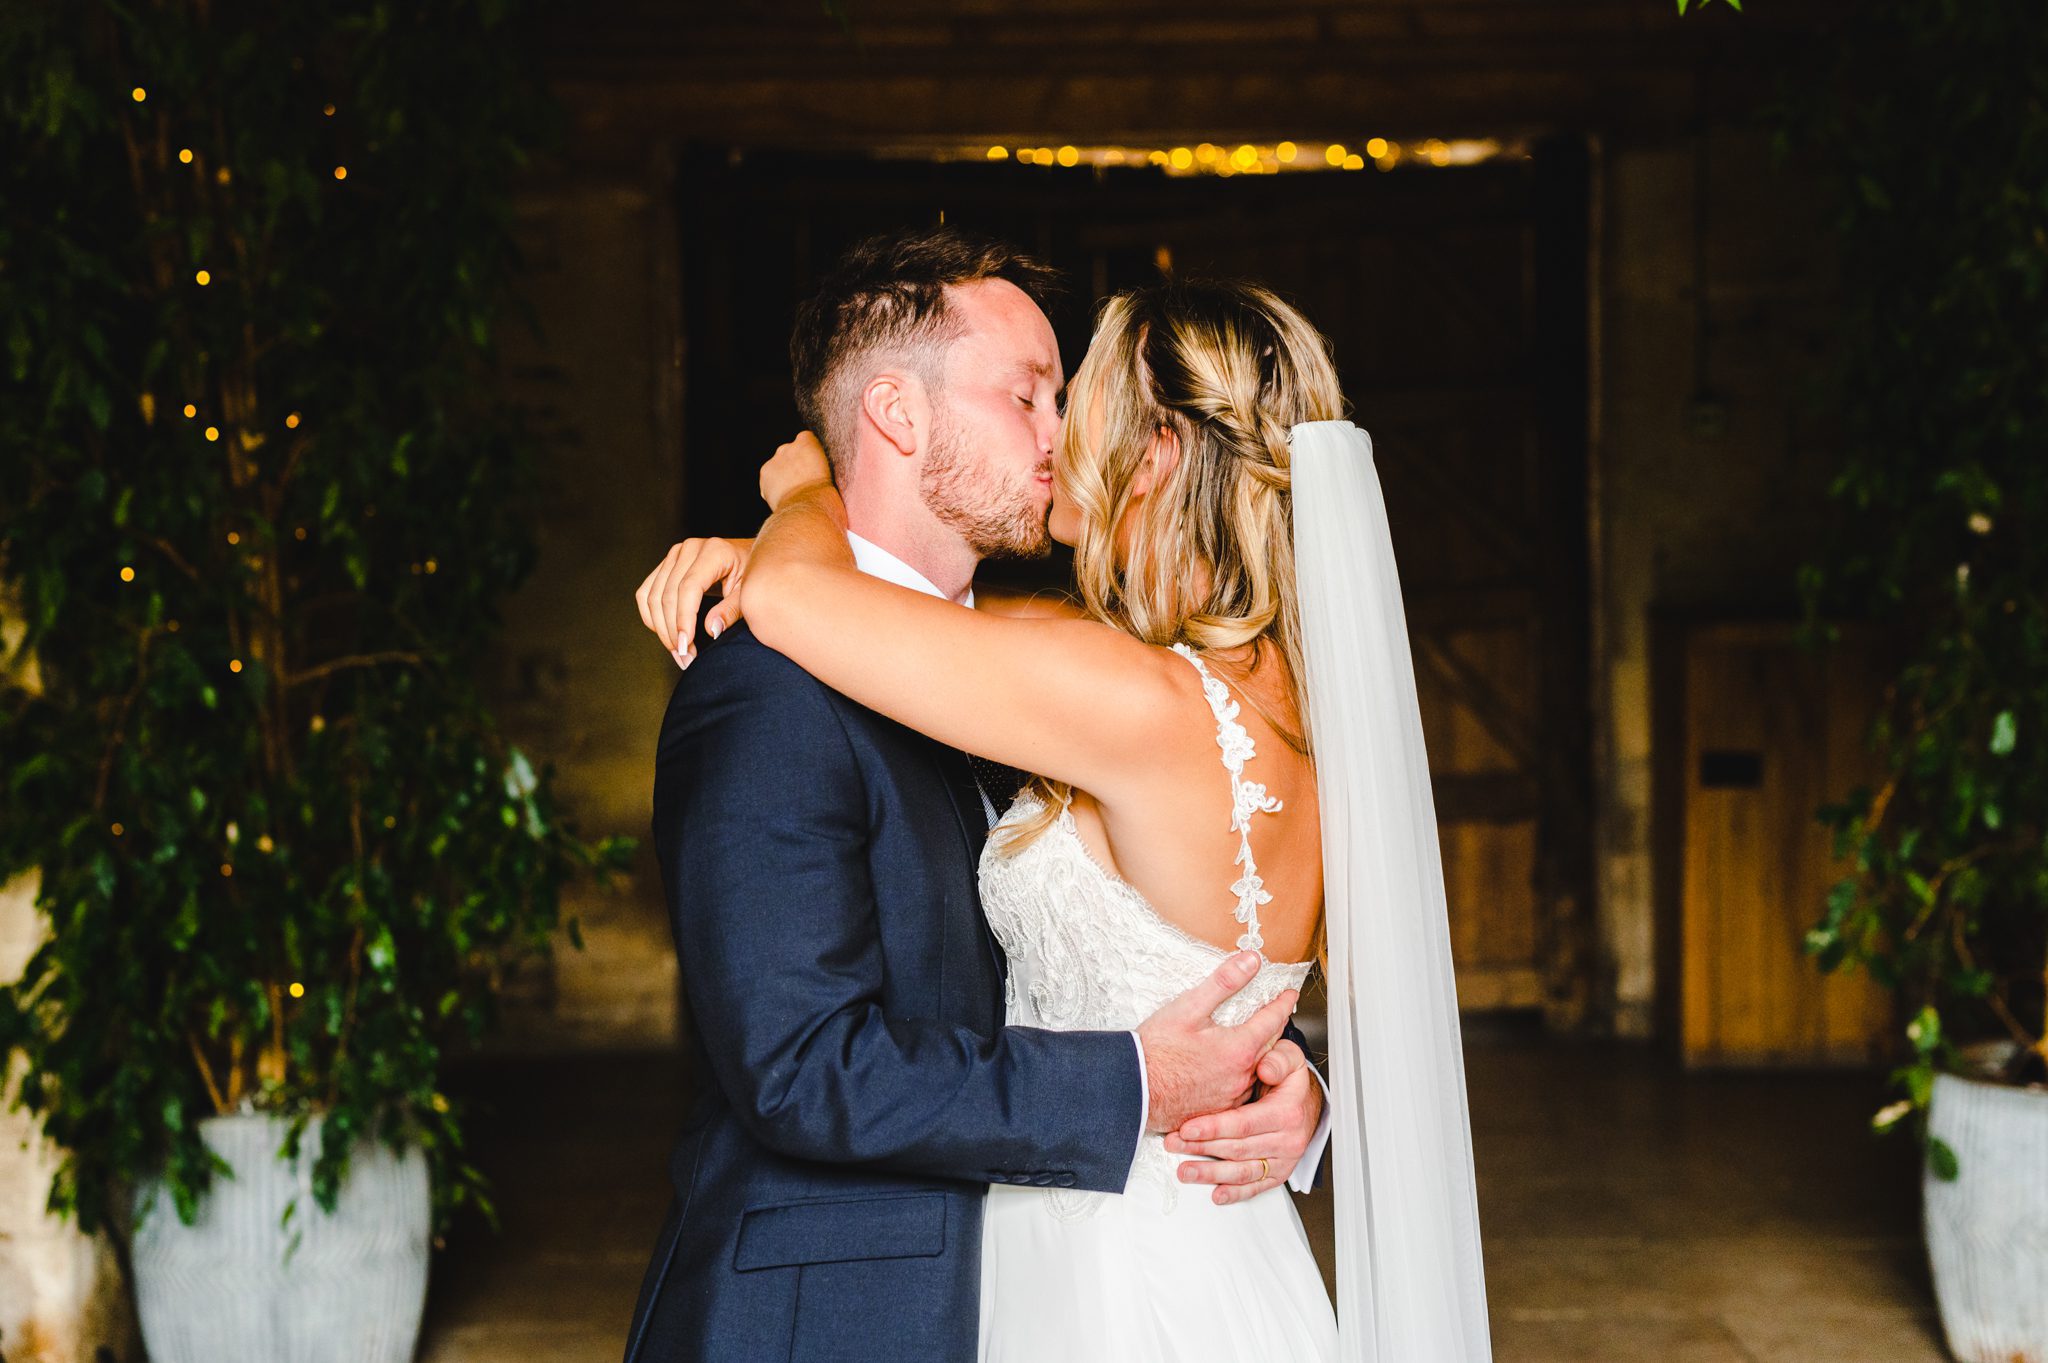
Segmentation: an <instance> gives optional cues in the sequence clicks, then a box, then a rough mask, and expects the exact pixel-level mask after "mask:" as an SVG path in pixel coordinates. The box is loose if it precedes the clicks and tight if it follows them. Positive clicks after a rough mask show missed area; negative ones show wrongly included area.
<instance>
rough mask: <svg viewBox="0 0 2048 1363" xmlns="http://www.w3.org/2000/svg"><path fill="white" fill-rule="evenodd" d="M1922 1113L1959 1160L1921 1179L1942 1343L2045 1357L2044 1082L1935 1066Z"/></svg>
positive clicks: (1987, 1358) (2012, 1358) (1965, 1355)
mask: <svg viewBox="0 0 2048 1363" xmlns="http://www.w3.org/2000/svg"><path fill="white" fill-rule="evenodd" d="M1927 1118H1928V1131H1929V1133H1930V1134H1931V1135H1933V1136H1935V1137H1938V1138H1939V1139H1941V1140H1944V1141H1946V1142H1948V1144H1949V1146H1950V1148H1951V1149H1953V1150H1954V1151H1955V1152H1956V1162H1957V1166H1958V1170H1959V1172H1958V1174H1957V1176H1956V1178H1955V1180H1954V1181H1953V1182H1950V1181H1948V1180H1945V1179H1941V1178H1937V1177H1936V1176H1935V1175H1934V1173H1933V1172H1932V1171H1929V1172H1928V1173H1927V1174H1926V1175H1925V1176H1924V1183H1923V1187H1924V1190H1925V1208H1926V1229H1927V1257H1928V1261H1929V1263H1930V1264H1931V1265H1932V1267H1933V1270H1934V1296H1935V1300H1936V1302H1937V1303H1938V1304H1939V1306H1940V1308H1941V1328H1942V1330H1943V1332H1944V1333H1946V1334H1947V1336H1948V1347H1949V1351H1950V1352H1951V1353H1953V1354H1954V1355H1955V1356H1956V1357H1957V1358H1958V1359H1960V1360H1961V1361H1962V1363H2048V1091H2043V1090H2041V1089H2025V1088H2016V1087H2014V1086H2012V1085H2010V1084H1993V1083H1986V1082H1984V1081H1983V1080H1979V1079H1964V1078H1960V1077H1958V1076H1956V1075H1952V1074H1937V1075H1936V1076H1935V1077H1934V1093H1933V1097H1932V1099H1931V1100H1930V1102H1929V1104H1928V1112H1927Z"/></svg>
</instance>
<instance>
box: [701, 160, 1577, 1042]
mask: <svg viewBox="0 0 2048 1363" xmlns="http://www.w3.org/2000/svg"><path fill="white" fill-rule="evenodd" d="M680 170H681V174H680V176H679V193H680V195H681V202H680V205H679V220H680V222H681V223H682V224H683V228H682V231H683V238H684V239H683V243H682V260H683V290H684V319H685V321H684V326H685V335H686V344H687V356H688V358H687V366H686V385H687V392H686V399H685V402H686V420H685V443H686V449H687V454H686V467H685V476H684V484H685V498H686V505H685V506H684V508H683V517H682V520H683V523H684V525H685V527H686V533H689V534H703V533H718V532H721V531H722V532H726V533H738V532H741V531H745V530H748V529H750V528H751V527H753V526H754V525H756V524H758V522H759V519H760V514H761V508H760V505H759V502H758V500H757V498H756V496H755V491H754V482H755V470H756V468H757V466H758V465H759V463H760V461H761V460H762V459H764V458H765V457H766V456H767V455H768V453H769V452H770V451H772V450H773V448H774V446H775V445H776V444H777V443H779V442H780V441H782V440H784V439H786V438H788V436H789V435H790V433H792V432H793V431H794V430H795V429H796V426H797V417H796V413H795V407H794V403H793V401H792V399H791V396H790V391H789V370H788V358H787V347H788V330H789V319H790V316H791V313H792V310H793V308H794V306H795V305H796V303H797V302H798V301H799V300H800V299H801V298H803V297H804V296H805V295H806V294H807V293H808V292H809V290H810V288H811V287H812V283H813V281H814V280H815V278H816V276H817V275H818V273H819V272H820V271H822V270H823V269H824V268H825V267H826V266H828V265H829V264H830V263H831V262H832V260H833V259H834V258H835V257H836V256H838V255H839V254H840V253H841V252H842V251H843V250H845V249H846V247H848V246H849V245H851V244H852V243H853V242H854V241H856V240H858V239H859V238H860V237H862V236H865V235H867V234H869V233H872V232H878V231H884V230H890V229H897V228H904V227H912V226H924V225H929V224H932V223H935V222H939V221H941V220H943V221H945V222H948V223H956V224H958V225H960V226H962V227H966V228H970V229H973V230H976V231H981V232H986V233H991V234H995V235H999V236H1002V237H1004V238H1007V239H1008V240H1010V241H1013V242H1015V243H1017V244H1019V245H1021V246H1024V247H1026V248H1028V249H1031V250H1033V251H1035V252H1036V253H1037V254H1039V255H1040V256H1041V257H1043V258H1045V259H1047V260H1049V261H1050V262H1052V263H1053V264H1055V265H1057V266H1059V267H1060V268H1061V269H1063V270H1064V271H1065V272H1066V274H1067V276H1068V278H1069V279H1070V280H1071V281H1072V285H1073V296H1072V297H1071V298H1070V299H1069V300H1068V303H1067V305H1066V306H1065V307H1062V308H1059V309H1057V310H1055V313H1054V316H1053V323H1054V326H1055V328H1056V330H1057V331H1058V333H1059V336H1060V342H1061V348H1062V351H1063V354H1064V357H1065V361H1066V365H1067V368H1068V370H1069V372H1071V371H1072V369H1073V367H1074V365H1075V364H1076V363H1077V362H1078V361H1079V359H1080V357H1081V354H1082V352H1083V350H1084V349H1085V348H1086V345H1087V340H1088V330H1089V322H1090V317H1091V315H1092V305H1093V303H1094V301H1095V300H1096V299H1098V298H1100V297H1102V296H1104V295H1106V294H1109V293H1112V292H1115V291H1116V290H1119V289H1123V288H1128V287H1131V286H1134V285H1137V284H1142V283H1146V282H1149V281H1151V280H1154V279H1157V278H1158V277H1159V273H1160V271H1161V270H1162V269H1168V270H1173V271H1176V272H1180V273H1203V274H1227V275H1237V276H1245V277H1249V278H1253V279H1257V280H1260V281H1262V282H1264V283H1266V284H1268V285H1270V286H1272V287H1273V288H1275V289H1277V290H1279V291H1280V292H1282V293H1283V294H1285V295H1287V296H1288V297H1290V298H1292V299H1293V300H1295V301H1296V302H1297V303H1298V304H1299V305H1300V306H1301V307H1302V308H1303V310H1304V311H1305V312H1306V313H1307V314H1308V316H1309V318H1310V320H1311V321H1313V322H1314V323H1315V324H1316V325H1317V326H1319V327H1320V328H1322V330H1323V331H1324V333H1325V334H1326V335H1328V336H1329V337H1330V339H1331V342H1332V345H1333V349H1334V352H1335V355H1336V359H1337V362H1338V366H1339V368H1340V370H1341V371H1342V373H1343V376H1344V380H1345V391H1346V393H1347V394H1348V395H1349V397H1350V400H1351V402H1352V406H1353V409H1354V416H1355V419H1356V420H1357V421H1358V422H1359V424H1360V425H1362V426H1365V427H1366V428H1367V429H1369V430H1370V431H1371V432H1372V433H1373V439H1374V445H1375V455H1376V459H1377V462H1378V465H1379V471H1380V476H1381V480H1382V483H1383V485H1384V487H1385V489H1386V495H1387V502H1388V509H1389V514H1390V516H1391V517H1392V520H1393V528H1394V537H1395V545H1396V550H1397V553H1398V554H1399V557H1400V562H1401V571H1402V578H1403V586H1404V590H1405V592H1406V599H1407V609H1408V618H1409V628H1410V633H1411V636H1412V638H1413V641H1414V650H1415V660H1416V667H1417V674H1418V682H1419V684H1420V687H1421V692H1422V704H1423V716H1424V725H1425V730H1426V733H1427V737H1428V742H1429V749H1430V762H1431V768H1432V770H1433V772H1434V773H1435V776H1436V788H1437V809H1438V816H1439V824H1440V827H1441V834H1442V840H1443V851H1444V868H1445V876H1446V882H1447V889H1448V891H1449V894H1450V901H1451V910H1452V930H1453V946H1454V950H1455V953H1456V957H1457V961H1458V967H1459V991H1460V997H1461V999H1462V1000H1463V1001H1464V1003H1465V1006H1466V1007H1467V1008H1468V1009H1501V1008H1530V1007H1543V1008H1545V1009H1546V1010H1547V1011H1548V1013H1549V1015H1550V1016H1551V1018H1552V1019H1553V1021H1556V1022H1559V1023H1565V1024H1569V1023H1572V1022H1576V1021H1577V1020H1578V1018H1579V1016H1580V1014H1581V1011H1582V1009H1583V1006H1584V1003H1585V999H1586V995H1587V992H1588V990H1589V987H1590V983H1591V982H1590V979H1589V962H1590V960H1591V953H1590V950H1589V933H1590V924H1589V921H1588V920H1589V919H1590V906H1591V903H1592V899H1591V887H1590V881H1591V866H1592V857H1591V846H1590V838H1591V835H1590V818H1589V814H1588V810H1589V808H1590V767H1591V757H1590V713H1591V705H1590V684H1589V679H1588V674H1587V666H1588V658H1587V646H1586V622H1587V619H1588V606H1587V590H1588V589H1587V575H1586V561H1587V555H1586V524H1585V506H1586V483H1585V477H1586V472H1585V471H1586V424H1585V412H1586V388H1585V381H1586V380H1585V375H1586V356H1587V339H1586V274H1585V261H1586V204H1587V177H1586V161H1585V152H1584V148H1583V146H1582V145H1581V144H1579V143H1577V142H1574V141H1569V140H1560V141H1558V142H1555V143H1549V144H1541V145H1539V146H1537V147H1536V148H1535V150H1534V152H1533V153H1532V154H1531V155H1529V156H1526V157H1521V156H1516V157H1503V158H1500V159H1496V160H1492V161H1487V162H1483V163H1481V164H1478V165H1471V166H1460V167H1447V168H1446V167H1416V168H1412V169H1408V168H1404V169H1397V170H1394V171H1392V172H1384V173H1383V172H1380V171H1377V170H1373V169H1370V168H1368V169H1366V170H1364V171H1357V172H1336V171H1331V172H1316V173H1288V174H1280V175H1259V176H1239V177H1235V178H1231V179H1222V178H1218V177H1213V176H1194V177H1186V178H1177V177H1169V176H1168V175H1166V174H1164V173H1163V172H1160V171H1157V170H1153V169H1150V168H1142V169H1141V168H1131V169H1105V170H1097V171H1088V170H1068V169H1063V168H1056V167H1040V166H1024V165H1018V164H1015V163H1013V162H1012V163H993V164H985V163H973V162H952V163H930V162H892V161H878V160H870V159H856V158H843V159H834V158H821V157H817V156H810V155H796V154H785V153H772V152H749V153H745V154H740V153H717V154H712V153H703V154H699V155H696V156H693V157H690V158H686V159H685V160H684V162H683V164H682V166H681V167H680ZM1048 570H1050V571H1054V572H1059V571H1063V565H1061V564H1058V563H1055V564H1053V565H1050V569H1048V568H1047V567H1046V566H1044V565H1039V566H1035V567H1031V568H1026V569H1021V570H1020V569H1015V568H1012V569H1009V570H1007V571H1010V572H1013V573H1014V572H1018V571H1023V572H1027V573H1028V572H1045V571H1048ZM998 571H1003V570H998Z"/></svg>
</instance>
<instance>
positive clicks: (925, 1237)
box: [733, 1193, 946, 1273]
mask: <svg viewBox="0 0 2048 1363" xmlns="http://www.w3.org/2000/svg"><path fill="white" fill-rule="evenodd" d="M945 1248H946V1195H945V1194H944V1193H893V1194H889V1195H887V1196H883V1197H844V1198H830V1199H814V1200H811V1201H807V1202H783V1203H777V1204H774V1205H770V1206H764V1207H749V1208H748V1209H747V1211H746V1214H745V1215H744V1216H743V1217H741V1219H740V1240H739V1248H738V1250H737V1251H736V1252H735V1254H734V1256H733V1267H734V1268H736V1269H738V1270H739V1271H740V1272H742V1273H746V1272H750V1271H752V1270H754V1269H758V1268H788V1267H790V1266H792V1265H795V1264H836V1263H845V1262H847V1261H849V1260H854V1259H913V1258H930V1257H932V1256H935V1255H938V1254H942V1253H944V1252H945Z"/></svg>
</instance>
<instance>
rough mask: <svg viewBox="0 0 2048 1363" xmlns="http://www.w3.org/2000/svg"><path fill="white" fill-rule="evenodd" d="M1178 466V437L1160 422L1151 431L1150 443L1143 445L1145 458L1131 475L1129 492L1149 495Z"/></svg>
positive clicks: (1142, 495) (1141, 495) (1169, 427)
mask: <svg viewBox="0 0 2048 1363" xmlns="http://www.w3.org/2000/svg"><path fill="white" fill-rule="evenodd" d="M1179 466H1180V437H1179V436H1178V435H1176V434H1174V431H1173V427H1171V426H1167V425H1164V424H1161V425H1160V427H1159V428H1158V429H1157V430H1155V431H1153V432H1152V443H1151V444H1149V445H1147V446H1146V447H1145V460H1144V462H1143V463H1141V464H1139V465H1138V471H1137V472H1136V473H1135V474H1133V475H1132V476H1131V492H1132V494H1133V495H1135V496H1139V497H1144V496H1149V495H1150V494H1151V491H1152V489H1153V488H1155V487H1158V486H1159V485H1160V484H1161V483H1163V482H1165V481H1166V480H1167V479H1168V478H1169V477H1171V476H1172V475H1173V471H1174V469H1176V468H1178V467H1179Z"/></svg>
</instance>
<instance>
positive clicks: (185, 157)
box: [178, 147, 192, 166]
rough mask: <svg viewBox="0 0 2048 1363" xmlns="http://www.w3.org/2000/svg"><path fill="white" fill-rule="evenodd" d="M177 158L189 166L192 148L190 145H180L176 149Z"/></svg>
mask: <svg viewBox="0 0 2048 1363" xmlns="http://www.w3.org/2000/svg"><path fill="white" fill-rule="evenodd" d="M178 159H179V160H180V161H182V162H184V163H185V164H186V165H188V166H189V165H191V164H192V148H190V147H180V148H179V149H178Z"/></svg>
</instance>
